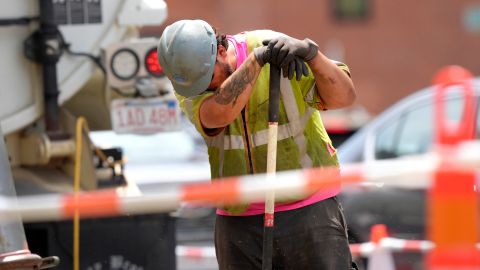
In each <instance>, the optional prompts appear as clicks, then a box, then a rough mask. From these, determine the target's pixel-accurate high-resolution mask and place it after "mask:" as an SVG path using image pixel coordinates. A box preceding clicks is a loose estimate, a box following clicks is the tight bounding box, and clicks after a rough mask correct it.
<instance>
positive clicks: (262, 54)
mask: <svg viewBox="0 0 480 270" xmlns="http://www.w3.org/2000/svg"><path fill="white" fill-rule="evenodd" d="M253 54H254V55H255V58H256V59H257V62H258V64H259V65H260V66H261V67H263V66H264V65H265V64H266V63H270V50H269V49H268V47H267V46H261V47H256V48H255V49H253Z"/></svg>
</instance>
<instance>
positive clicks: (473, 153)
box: [0, 142, 480, 221]
mask: <svg viewBox="0 0 480 270" xmlns="http://www.w3.org/2000/svg"><path fill="white" fill-rule="evenodd" d="M478 168H480V144H479V143H478V142H477V143H475V142H470V143H468V144H464V145H462V146H461V147H459V148H457V149H455V150H454V151H448V153H447V154H444V153H442V154H438V152H434V153H430V154H426V155H421V156H415V157H410V158H401V159H391V160H381V161H375V162H370V163H364V164H362V163H360V164H350V165H344V166H342V172H341V174H338V169H337V168H315V169H308V170H297V171H285V172H278V173H276V175H275V177H268V179H267V180H266V174H257V175H248V176H241V177H230V178H225V179H222V180H226V181H213V182H212V183H201V184H187V185H184V186H180V187H177V188H174V189H170V190H159V191H158V192H155V193H149V194H144V195H134V196H129V195H126V196H122V195H121V194H119V193H118V192H117V191H116V190H101V191H93V192H81V193H78V194H73V193H70V194H53V195H35V196H23V197H20V198H18V199H12V198H8V197H0V219H1V220H7V219H12V218H15V217H18V216H17V215H18V214H20V215H21V217H22V218H23V221H49V220H61V219H70V218H72V217H73V216H74V214H75V212H78V213H79V215H80V216H81V217H100V216H115V215H122V214H145V213H154V212H169V211H173V210H175V209H177V208H178V207H179V206H180V204H181V203H182V202H195V203H198V202H201V203H207V204H212V205H219V204H235V203H248V202H253V201H262V200H264V198H265V192H266V191H267V190H274V191H275V194H276V197H277V198H278V199H280V200H281V199H285V198H291V196H302V195H305V194H307V192H308V191H311V190H318V189H322V188H329V187H333V186H338V185H339V184H344V185H348V184H360V183H365V182H370V183H376V184H385V185H389V186H395V187H401V188H420V187H429V185H430V183H431V178H432V177H431V176H432V174H433V173H434V172H437V171H438V170H456V171H457V170H468V171H472V170H476V169H478Z"/></svg>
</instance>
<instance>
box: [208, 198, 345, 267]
mask: <svg viewBox="0 0 480 270" xmlns="http://www.w3.org/2000/svg"><path fill="white" fill-rule="evenodd" d="M273 241H274V242H273V269H275V270H295V269H299V270H300V269H301V270H304V269H314V270H341V269H345V270H348V269H354V268H352V256H351V253H350V249H349V246H348V237H347V226H346V222H345V218H344V216H343V211H342V208H341V206H340V204H339V203H338V201H337V199H336V197H332V198H329V199H326V200H323V201H321V202H318V203H315V204H312V205H309V206H306V207H303V208H299V209H295V210H291V211H284V212H277V213H275V226H274V240H273ZM262 244H263V215H255V216H246V217H238V216H219V215H217V219H216V223H215V249H216V253H217V260H218V264H219V268H220V270H237V269H238V270H245V269H261V268H262Z"/></svg>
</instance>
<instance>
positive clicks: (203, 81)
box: [158, 20, 356, 270]
mask: <svg viewBox="0 0 480 270" xmlns="http://www.w3.org/2000/svg"><path fill="white" fill-rule="evenodd" d="M158 58H159V61H160V65H161V66H162V67H163V69H164V71H165V74H166V75H167V76H168V78H169V79H170V80H171V82H172V84H173V86H174V89H175V92H176V95H177V98H178V100H179V101H180V106H181V108H182V110H183V111H184V113H185V114H186V115H187V116H188V117H189V119H190V120H191V121H192V123H193V124H194V125H195V126H196V128H197V130H198V132H200V134H201V135H202V136H203V138H204V139H205V142H206V144H207V146H208V154H209V161H210V167H211V175H212V178H213V179H215V178H221V177H227V176H237V175H246V174H256V173H265V171H266V160H267V141H268V138H267V133H268V132H267V129H268V98H269V96H268V93H269V65H268V64H275V65H277V66H279V67H281V68H282V73H283V75H284V77H282V78H281V82H280V88H281V90H280V92H281V93H280V109H279V123H278V146H277V165H276V167H277V171H283V170H294V169H302V168H311V167H320V166H338V160H337V157H336V150H335V149H334V148H333V146H332V143H331V140H330V138H329V137H328V135H327V132H326V131H325V128H324V126H323V123H322V120H321V118H320V113H319V110H327V109H336V108H341V107H344V106H348V105H351V104H352V103H353V101H354V99H355V96H356V94H355V90H354V86H353V83H352V81H351V79H350V76H349V75H350V73H349V70H348V67H347V66H346V65H344V64H342V63H339V62H334V61H332V60H329V59H328V58H326V57H325V56H324V55H323V54H322V53H321V52H320V51H319V50H318V46H317V45H316V44H315V43H314V42H313V41H311V40H309V39H304V40H298V39H295V38H292V37H289V36H287V35H284V34H281V33H278V32H274V31H269V30H257V31H250V32H242V33H240V34H237V35H233V36H230V35H221V34H218V33H216V31H215V30H214V29H213V28H212V26H210V25H209V24H208V23H207V22H205V21H202V20H181V21H177V22H175V23H173V24H171V25H169V26H167V27H166V28H165V30H164V32H163V34H162V36H161V38H160V41H159V44H158ZM305 63H307V64H305ZM294 77H295V78H294ZM339 191H340V186H335V187H329V188H327V189H322V190H319V191H313V192H311V193H309V194H307V195H306V196H302V197H294V196H292V198H290V199H289V200H286V201H285V200H284V201H281V202H276V204H275V212H276V213H275V231H274V254H273V269H302V270H303V269H322V270H340V269H353V268H352V259H351V254H350V250H349V246H348V240H347V230H346V222H345V219H344V216H343V213H342V209H341V206H340V205H339V203H338V201H337V199H336V197H335V195H337V194H338V193H339ZM263 212H264V203H263V202H260V203H252V204H249V205H227V206H223V207H220V208H219V209H217V218H216V224H215V248H216V254H217V260H218V263H219V268H220V269H222V270H223V269H239V270H240V269H241V270H244V269H261V266H262V234H263Z"/></svg>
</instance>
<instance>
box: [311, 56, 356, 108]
mask: <svg viewBox="0 0 480 270" xmlns="http://www.w3.org/2000/svg"><path fill="white" fill-rule="evenodd" d="M308 65H309V66H310V68H311V70H312V72H313V75H314V76H315V84H316V86H317V90H318V94H319V95H320V97H321V99H322V102H323V106H324V107H325V108H324V109H338V108H342V107H346V106H349V105H352V104H353V102H354V101H355V98H356V93H355V87H354V86H353V82H352V80H351V79H350V77H349V76H348V75H347V74H346V73H345V72H344V71H343V70H342V69H340V68H339V67H338V66H337V65H336V64H335V63H333V62H332V61H331V60H330V59H328V58H327V57H325V56H324V55H323V54H322V53H321V52H318V54H317V56H316V57H315V58H313V59H312V60H311V61H309V62H308Z"/></svg>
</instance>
